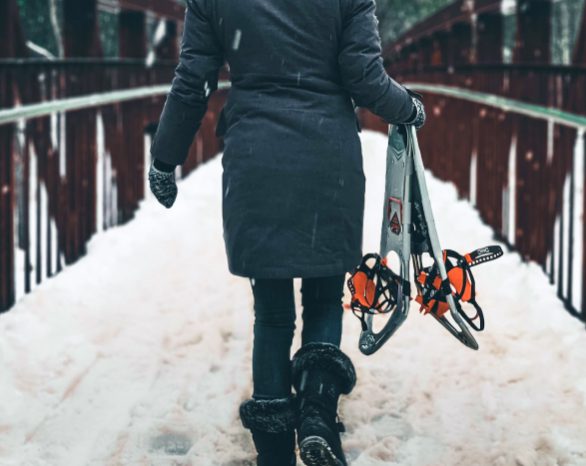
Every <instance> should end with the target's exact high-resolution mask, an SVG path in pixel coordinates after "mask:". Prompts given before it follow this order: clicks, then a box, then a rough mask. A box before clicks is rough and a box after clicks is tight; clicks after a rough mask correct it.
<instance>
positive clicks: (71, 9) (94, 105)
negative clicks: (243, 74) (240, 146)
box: [0, 0, 225, 312]
mask: <svg viewBox="0 0 586 466" xmlns="http://www.w3.org/2000/svg"><path fill="white" fill-rule="evenodd" d="M61 5H62V8H63V11H62V13H63V18H64V25H63V49H64V51H65V55H66V57H67V58H65V59H57V60H39V59H34V58H31V57H30V56H29V52H28V49H27V46H26V45H25V43H26V41H25V37H24V35H23V30H22V28H21V27H20V20H19V19H20V17H19V13H18V8H17V3H16V0H4V1H2V2H0V312H1V311H4V310H7V309H9V308H10V307H11V306H12V305H13V304H14V302H15V300H16V298H18V297H19V296H22V295H23V294H24V293H27V292H29V291H31V290H32V289H33V288H34V287H35V286H36V285H37V284H39V283H40V282H42V281H43V280H44V279H45V278H47V277H50V276H52V275H54V274H56V273H58V272H59V271H60V270H61V269H62V268H63V266H64V265H66V264H70V263H72V262H74V261H76V260H78V259H79V258H80V257H82V256H83V255H84V254H85V252H86V248H87V244H88V241H89V240H90V238H91V237H92V236H93V235H94V234H95V233H96V232H99V231H101V230H104V229H107V228H109V227H111V226H114V225H118V224H121V223H124V222H127V221H129V220H130V219H132V218H133V216H134V213H135V211H136V209H137V208H138V206H139V203H140V201H141V199H143V198H144V196H145V179H146V168H147V167H148V164H149V163H150V160H149V154H148V146H149V138H150V136H151V135H152V133H153V131H154V130H155V128H156V125H157V122H158V118H159V116H160V113H161V110H162V105H163V102H164V99H165V93H166V90H167V89H168V86H169V84H170V82H171V79H172V76H173V70H174V67H175V64H176V62H177V55H178V37H179V36H180V34H181V28H182V26H183V25H182V20H183V15H184V6H182V5H180V4H179V3H178V2H176V1H174V0H72V1H69V0H67V1H65V2H63V3H62V4H61ZM99 10H106V11H109V12H110V13H115V14H117V15H118V23H117V24H118V27H119V30H118V39H119V50H120V56H121V58H120V59H115V60H110V59H104V58H103V57H102V47H101V39H100V34H99V32H100V31H99V22H98V11H99ZM147 14H148V16H149V17H150V18H153V17H154V18H157V19H158V20H160V21H162V22H164V23H165V25H166V27H165V31H166V32H165V34H164V37H163V38H162V39H161V40H160V41H159V42H158V43H154V42H153V41H152V38H149V37H148V28H147ZM147 55H148V56H149V59H147ZM224 94H225V91H218V92H217V93H216V94H214V96H212V99H211V101H210V104H209V109H210V111H209V112H208V114H207V115H206V118H205V121H204V122H203V125H202V128H201V129H200V131H199V132H198V135H197V138H196V140H195V141H194V144H193V146H192V148H191V151H192V154H191V156H190V157H189V160H188V163H187V164H186V165H185V166H184V167H183V175H185V174H186V173H187V172H189V171H190V170H191V169H193V168H194V167H195V166H197V165H198V164H199V163H201V162H203V161H205V160H207V159H209V158H210V157H212V156H213V155H215V154H217V153H218V152H219V150H220V149H221V141H219V140H218V139H217V138H216V137H215V134H214V127H215V120H216V117H217V114H218V112H219V110H220V108H221V106H222V103H223V99H224V97H225V96H224ZM118 98H119V100H116V99H118ZM72 99H73V100H72ZM72 102H73V103H75V105H73V106H72V105H71V104H72ZM80 102H81V103H82V104H81V105H80ZM15 114H16V117H15Z"/></svg>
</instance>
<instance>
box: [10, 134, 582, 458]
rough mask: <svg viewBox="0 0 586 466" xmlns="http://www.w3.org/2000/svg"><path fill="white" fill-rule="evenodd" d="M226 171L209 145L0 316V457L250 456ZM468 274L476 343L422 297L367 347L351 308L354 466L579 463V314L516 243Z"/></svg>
mask: <svg viewBox="0 0 586 466" xmlns="http://www.w3.org/2000/svg"><path fill="white" fill-rule="evenodd" d="M363 144H364V152H365V171H366V175H367V178H368V188H367V189H368V192H367V212H366V222H365V224H366V228H365V245H364V250H365V252H366V251H375V250H376V249H377V245H378V235H379V231H380V230H379V229H380V215H381V203H382V193H383V179H382V176H383V173H384V169H383V167H384V156H385V150H386V137H384V136H382V135H379V134H375V133H371V132H364V133H363ZM220 176H221V164H220V159H219V158H217V159H216V160H214V161H212V162H210V163H208V164H206V165H205V166H202V167H201V168H200V169H198V170H197V171H196V172H195V173H194V174H192V175H191V176H190V177H189V178H188V179H187V180H185V181H184V182H182V183H181V185H180V196H179V200H178V203H177V204H176V206H175V207H174V208H173V209H172V210H170V211H164V210H163V209H162V208H160V207H159V206H158V205H156V204H155V203H154V201H153V200H149V201H146V202H145V203H144V205H143V207H142V209H141V210H140V212H139V213H138V215H137V218H136V220H135V221H133V222H132V223H130V224H129V225H126V226H124V227H121V228H117V229H114V230H112V231H110V232H108V233H106V234H104V235H102V236H100V237H98V238H96V239H95V240H94V241H93V242H92V243H91V246H90V254H89V257H87V258H86V259H84V260H82V261H81V262H80V263H79V264H76V265H75V266H73V267H70V268H68V269H67V270H66V271H64V272H63V273H62V274H61V275H59V276H58V277H56V278H55V279H53V280H50V281H48V282H46V283H45V284H44V285H43V286H41V287H39V288H38V289H37V290H36V291H35V292H34V293H33V294H32V295H29V296H27V297H26V298H25V299H24V300H23V301H21V302H20V303H19V304H18V305H17V307H16V308H15V309H14V310H12V311H11V312H10V313H8V314H5V315H2V316H1V317H0V464H1V465H2V466H41V465H51V466H69V465H71V466H82V465H92V466H93V465H96V466H97V465H100V466H101V465H132V466H134V465H156V466H167V465H197V466H199V465H201V466H209V465H212V466H214V465H218V466H219V465H222V466H238V465H251V464H253V463H252V458H253V450H252V444H251V442H250V440H249V437H248V433H247V432H246V431H244V430H243V429H242V428H241V426H240V423H239V421H238V420H237V406H238V404H239V402H240V401H241V400H243V399H244V398H246V397H247V396H248V395H249V394H250V389H251V385H250V373H249V365H250V352H251V326H252V314H251V306H252V301H251V294H250V290H249V284H248V281H247V280H245V279H242V278H237V277H233V276H231V275H230V274H229V273H228V271H227V267H226V261H225V257H224V245H223V241H222V226H221V188H220ZM429 183H430V190H431V193H432V198H433V199H432V200H433V203H434V207H435V209H436V210H435V212H436V217H437V222H438V229H439V234H440V237H441V238H442V241H443V245H444V246H445V247H451V248H453V249H456V250H460V251H463V252H464V251H467V250H470V249H473V248H476V247H479V246H482V245H486V244H490V243H492V239H491V232H490V230H489V229H488V228H487V227H486V226H483V225H482V223H481V222H480V220H479V218H478V216H477V214H476V212H475V211H474V210H473V209H472V208H471V207H470V206H469V205H468V204H467V203H465V202H462V201H458V200H457V199H456V193H455V190H454V188H453V187H452V186H450V185H447V184H445V183H441V182H439V181H436V180H430V181H429ZM440 206H441V207H443V209H442V210H440ZM476 276H477V282H478V283H479V301H480V303H481V304H482V305H483V307H484V308H485V310H486V314H487V330H486V332H485V333H484V334H481V335H479V343H480V346H481V350H480V352H478V353H475V352H472V351H469V350H467V349H466V348H464V347H463V346H461V345H460V344H459V343H458V342H457V341H456V340H454V339H452V337H450V336H449V335H448V334H447V333H446V332H445V331H444V330H443V329H442V328H441V327H440V326H439V325H438V324H437V323H436V322H435V321H433V320H432V319H431V318H425V317H422V316H420V315H419V314H418V313H417V310H416V309H415V307H414V308H413V309H412V311H411V316H410V318H409V320H408V321H407V323H406V324H405V325H404V326H403V328H402V329H401V330H400V331H399V332H398V334H397V335H396V336H395V337H394V338H393V339H392V340H391V341H390V342H389V343H388V344H387V345H386V346H385V347H384V349H383V350H381V351H380V352H379V353H377V354H376V355H374V356H372V357H368V358H367V357H365V356H362V355H361V354H360V353H359V352H358V350H357V349H356V343H357V338H358V333H359V324H358V322H357V321H356V320H355V318H354V317H353V316H351V315H347V316H346V320H345V336H344V342H343V348H344V350H346V351H347V352H349V353H350V354H351V356H352V357H353V358H354V361H355V364H356V366H357V370H358V376H359V384H358V387H357V389H356V390H355V392H354V393H353V394H352V395H351V396H350V397H347V399H345V400H344V402H343V404H342V415H343V418H344V420H345V423H346V427H347V429H348V434H346V437H345V447H346V450H347V451H348V453H349V457H350V459H351V460H352V461H351V464H352V466H378V465H404V466H407V465H418V466H424V465H425V466H428V465H434V466H435V465H437V466H440V465H441V466H451V465H466V466H469V465H503V466H504V465H519V466H521V465H522V466H528V465H586V373H585V372H584V368H585V367H586V351H585V349H584V348H585V347H586V332H585V331H584V327H583V325H581V324H580V323H579V322H578V321H576V320H574V319H573V318H571V317H569V316H568V314H567V313H566V312H565V311H564V309H563V307H562V305H561V304H560V303H559V302H558V301H557V300H556V298H555V291H554V289H553V288H552V287H551V286H550V285H549V284H548V282H547V280H546V278H545V277H544V276H543V275H542V273H541V271H540V269H539V268H538V267H537V266H535V265H526V264H523V263H521V262H520V259H519V257H518V256H517V255H516V254H510V253H509V254H506V255H505V257H504V258H502V259H499V261H498V262H495V263H492V264H490V265H485V266H483V267H479V268H478V269H477V271H476ZM296 288H297V293H298V288H299V283H298V282H297V283H296ZM297 298H299V295H297ZM298 301H299V299H298Z"/></svg>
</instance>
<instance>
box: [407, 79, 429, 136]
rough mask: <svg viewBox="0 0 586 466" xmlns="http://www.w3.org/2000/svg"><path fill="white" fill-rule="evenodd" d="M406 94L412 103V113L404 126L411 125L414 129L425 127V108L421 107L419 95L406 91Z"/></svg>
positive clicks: (421, 102)
mask: <svg viewBox="0 0 586 466" xmlns="http://www.w3.org/2000/svg"><path fill="white" fill-rule="evenodd" d="M407 92H408V93H409V95H410V96H411V101H412V102H413V106H414V107H415V108H414V109H413V113H412V114H411V118H410V119H409V121H407V122H405V124H406V125H413V126H415V129H421V128H423V125H425V120H426V119H427V115H426V114H425V107H424V106H423V101H422V97H421V95H419V94H417V93H416V92H413V91H410V90H409V89H407Z"/></svg>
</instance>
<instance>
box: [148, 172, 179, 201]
mask: <svg viewBox="0 0 586 466" xmlns="http://www.w3.org/2000/svg"><path fill="white" fill-rule="evenodd" d="M149 185H150V188H151V191H152V193H153V194H154V195H155V197H156V198H157V201H159V202H160V203H161V204H162V205H164V206H165V207H166V208H167V209H170V208H171V206H172V205H173V204H174V203H175V199H176V198H177V184H176V183H175V172H174V171H162V170H159V169H158V168H156V167H155V164H154V162H153V163H152V164H151V168H150V169H149Z"/></svg>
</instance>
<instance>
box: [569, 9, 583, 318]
mask: <svg viewBox="0 0 586 466" xmlns="http://www.w3.org/2000/svg"><path fill="white" fill-rule="evenodd" d="M573 64H574V65H581V66H584V65H586V8H584V10H583V13H582V23H581V26H580V32H579V34H578V39H577V41H576V47H575V49H574V54H573ZM585 88H586V79H585V78H584V76H582V75H581V76H579V77H578V78H577V79H575V82H574V83H573V86H572V99H571V100H570V102H569V104H570V105H571V108H572V110H573V111H574V112H576V113H580V114H582V115H586V89H585ZM580 144H582V145H583V147H584V149H583V151H584V154H586V140H585V139H582V141H581V142H580ZM583 176H584V178H585V179H586V163H585V164H584V174H583ZM583 202H584V207H583V209H584V210H583V212H585V213H586V191H585V193H584V201H583ZM582 245H583V247H582V249H583V257H582V309H581V310H579V311H581V313H582V318H583V319H584V318H586V273H585V272H584V270H586V228H583V239H582Z"/></svg>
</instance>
